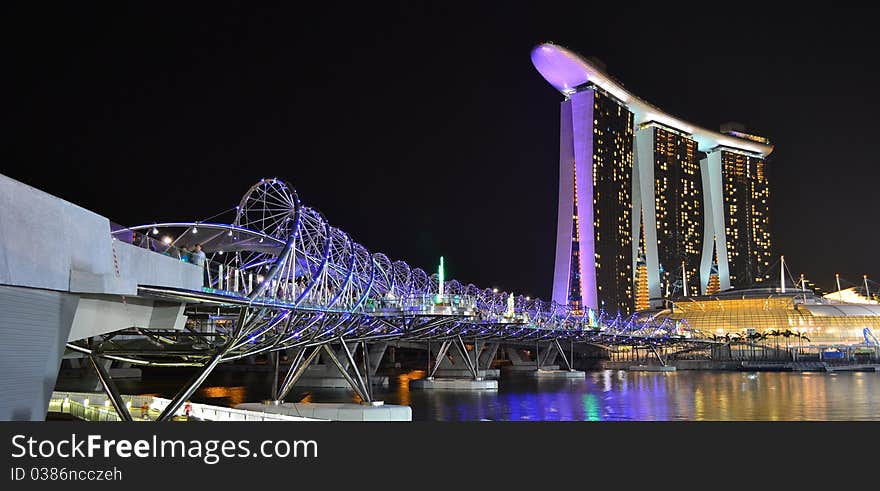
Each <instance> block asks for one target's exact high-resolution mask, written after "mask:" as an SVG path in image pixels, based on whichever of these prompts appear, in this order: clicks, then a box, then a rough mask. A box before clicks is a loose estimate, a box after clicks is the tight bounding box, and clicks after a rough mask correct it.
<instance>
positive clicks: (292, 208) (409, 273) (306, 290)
mask: <svg viewBox="0 0 880 491" xmlns="http://www.w3.org/2000/svg"><path fill="white" fill-rule="evenodd" d="M229 215H230V216H229V219H228V220H227V221H223V220H219V219H216V218H215V219H214V220H212V221H195V222H167V223H154V224H149V225H141V226H136V227H130V228H128V229H122V230H118V231H116V232H114V237H118V238H120V239H121V240H131V242H132V243H137V244H138V245H140V246H142V247H146V248H149V249H152V250H154V251H155V252H158V253H164V254H166V255H172V254H170V253H169V252H171V251H172V250H179V248H185V247H191V246H193V245H195V244H196V243H199V244H201V246H202V250H203V251H204V252H205V253H206V268H205V282H204V287H202V288H201V289H200V290H189V289H185V288H174V287H169V286H149V285H139V286H138V294H139V295H143V296H147V297H154V298H157V299H168V300H171V301H174V302H178V303H180V302H183V303H184V304H185V305H186V314H187V315H188V316H190V317H191V318H193V319H198V318H202V319H210V323H211V330H210V331H208V332H197V331H187V332H183V333H180V332H177V333H174V332H165V333H164V334H156V333H144V332H141V331H138V332H137V333H138V334H139V335H142V336H146V337H147V338H149V341H150V345H149V346H150V347H143V346H139V347H138V348H137V349H132V350H127V349H122V348H118V347H116V346H115V345H114V344H113V343H103V344H102V343H99V344H98V345H93V346H86V345H82V344H76V343H71V344H68V348H69V349H72V350H75V351H79V352H82V353H87V354H88V355H89V356H99V357H103V358H105V359H110V360H117V361H124V362H127V363H132V364H137V365H152V366H198V367H201V371H200V372H199V373H200V375H199V376H198V377H196V378H195V379H194V380H193V381H192V382H191V383H190V384H188V385H187V386H186V387H185V388H184V389H182V390H181V392H180V393H179V394H178V395H177V396H175V398H174V400H173V402H172V404H170V405H169V407H168V408H167V409H166V411H165V412H164V413H163V417H170V416H169V415H170V414H172V413H173V411H175V410H176V409H177V408H179V405H180V404H181V403H182V401H183V400H184V399H185V398H186V397H189V396H190V395H191V394H192V391H194V390H195V388H196V387H198V385H199V384H200V383H201V381H203V380H204V377H207V374H209V373H210V372H211V371H212V369H213V368H214V367H215V366H216V365H217V364H218V363H222V362H228V361H233V360H238V359H241V358H244V357H248V356H253V355H258V354H265V353H271V352H278V351H282V350H294V352H295V353H296V354H295V355H294V358H293V361H292V363H291V367H290V369H289V371H288V373H287V376H286V377H285V378H284V380H283V381H282V382H281V384H280V385H279V386H278V387H277V389H278V393H277V394H276V397H278V398H280V399H283V397H284V395H285V394H286V393H287V392H288V391H289V390H290V388H291V387H292V386H293V384H295V383H296V380H297V379H298V378H299V377H300V376H302V374H303V371H304V370H305V368H304V367H307V366H308V365H309V364H310V363H311V362H312V361H313V360H314V359H315V358H316V357H317V356H318V355H319V354H320V353H323V354H324V356H326V357H328V358H329V359H330V360H331V361H333V363H335V364H337V368H339V370H340V372H341V373H342V374H343V376H344V377H346V378H347V380H348V381H349V383H350V384H351V386H352V388H353V389H354V390H355V391H356V392H357V393H358V395H359V396H360V397H361V398H363V399H364V400H370V397H371V390H372V389H371V388H370V384H369V380H366V381H364V380H363V378H362V377H361V375H360V374H359V372H358V370H357V368H356V364H355V359H354V357H353V354H352V353H353V351H352V350H351V349H349V346H350V345H352V343H353V345H355V346H356V345H358V344H360V345H362V349H363V350H364V352H366V343H368V342H369V343H381V342H387V341H391V340H406V341H414V342H420V341H424V342H427V343H430V342H431V341H432V340H436V341H439V342H440V343H441V352H445V351H444V350H448V349H449V348H450V346H456V347H457V349H458V350H459V352H460V353H461V354H462V355H463V359H464V360H465V362H466V364H467V365H468V367H469V369H470V370H471V371H472V373H473V374H474V377H476V376H477V373H478V371H477V369H476V363H475V362H472V361H471V360H470V358H469V355H466V353H467V352H468V350H467V348H466V346H465V341H464V339H465V338H466V339H468V340H469V341H470V342H472V343H473V346H474V349H476V346H477V345H478V344H480V343H483V342H492V343H514V344H516V343H520V344H523V343H531V346H534V345H535V343H538V342H545V343H549V344H550V345H553V344H555V346H556V348H557V349H558V351H560V352H562V351H563V350H562V348H561V346H560V345H559V343H560V341H561V340H564V341H568V342H570V343H589V344H595V345H598V346H608V345H615V344H618V345H619V344H629V345H633V346H648V347H651V346H655V345H657V346H659V345H662V344H674V343H682V342H684V343H692V342H703V340H702V339H700V333H697V332H694V331H693V330H691V329H689V328H688V327H687V325H683V324H682V323H676V322H671V321H668V320H663V321H662V322H655V321H654V319H652V318H647V319H639V318H636V317H635V316H628V317H623V316H621V315H619V314H613V315H612V314H608V313H605V312H595V311H592V310H586V311H580V310H573V309H571V308H570V307H569V306H567V305H560V304H556V303H552V302H545V301H542V300H540V299H533V298H529V297H525V296H523V295H516V294H511V293H508V292H504V291H499V290H497V289H494V288H484V287H480V286H477V285H474V284H470V283H462V282H460V281H459V280H456V279H449V280H446V281H444V282H443V285H442V288H441V285H440V279H439V277H438V274H436V273H434V274H428V273H427V272H426V271H425V270H423V269H421V268H418V267H413V266H412V265H410V264H408V263H407V262H405V261H403V260H400V259H392V258H389V257H388V256H386V255H385V254H383V253H381V252H376V251H370V250H369V249H368V248H367V247H366V246H364V245H362V244H360V243H358V242H356V241H355V240H354V239H353V238H352V237H351V236H350V235H348V234H347V233H345V231H343V230H342V229H341V228H337V227H334V226H332V225H331V224H330V223H329V221H328V220H327V219H326V218H325V217H324V216H323V215H322V214H321V213H320V212H318V211H317V210H315V209H313V208H310V207H308V206H305V205H303V203H302V202H301V201H300V197H299V195H298V193H297V192H296V190H295V189H294V188H293V187H292V186H291V185H290V184H289V183H287V182H285V181H284V180H281V179H277V178H276V179H262V180H260V181H259V182H258V183H256V184H254V185H253V186H251V187H250V189H248V190H247V192H246V193H245V194H244V196H243V197H242V198H241V200H240V201H239V203H238V205H237V206H235V207H234V208H232V209H230V212H229ZM220 216H222V214H221V215H218V216H217V217H220ZM160 230H161V231H162V233H163V234H166V235H165V240H164V241H163V242H162V243H161V244H160V242H159V241H158V240H157V239H158V234H159V233H160V232H159V231H160ZM126 237H128V239H125V238H126ZM172 237H174V238H173V239H172ZM331 343H332V344H334V345H336V346H341V347H342V352H343V353H344V354H345V357H347V360H348V365H349V367H355V368H353V371H354V373H353V374H352V373H349V372H348V371H347V370H348V369H345V368H344V366H343V365H344V361H340V360H339V359H338V356H339V355H338V352H334V350H332V349H331V348H330V345H331ZM572 345H573V344H572ZM307 353H308V354H307ZM276 359H277V357H276ZM365 370H366V368H365Z"/></svg>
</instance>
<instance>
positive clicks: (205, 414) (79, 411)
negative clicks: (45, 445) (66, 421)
mask: <svg viewBox="0 0 880 491" xmlns="http://www.w3.org/2000/svg"><path fill="white" fill-rule="evenodd" d="M122 400H123V401H125V405H126V407H127V408H128V410H129V412H130V413H131V415H132V418H133V419H134V421H152V420H155V419H156V418H157V417H158V416H159V415H160V414H161V413H162V411H164V410H165V408H166V407H168V404H170V403H171V400H170V399H165V398H163V397H155V396H130V395H123V396H122ZM49 412H56V413H64V414H70V415H71V416H73V417H75V418H79V419H83V420H86V421H122V418H120V417H119V415H118V414H117V413H116V410H114V409H113V406H112V405H110V400H109V398H108V397H107V395H106V394H103V393H92V392H53V393H52V398H51V399H50V400H49ZM175 415H176V416H186V410H185V408H184V407H182V408H180V409H178V410H177V411H176V413H175ZM188 417H189V418H193V419H199V420H206V421H323V420H319V419H315V418H305V417H296V416H286V415H283V414H272V413H263V412H259V411H248V410H244V409H234V408H228V407H220V406H212V405H209V404H199V403H191V404H190V414H189V416H188Z"/></svg>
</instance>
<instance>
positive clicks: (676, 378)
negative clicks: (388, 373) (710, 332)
mask: <svg viewBox="0 0 880 491" xmlns="http://www.w3.org/2000/svg"><path fill="white" fill-rule="evenodd" d="M424 375H425V373H424V371H423V370H413V371H409V372H405V373H402V374H399V375H397V376H393V377H392V380H391V384H390V386H389V387H387V388H378V387H377V388H376V390H375V396H376V398H377V399H381V400H384V401H385V402H386V403H387V404H405V405H409V406H411V407H412V409H413V419H414V420H428V421H433V420H439V421H473V420H486V419H488V420H514V421H542V420H550V421H570V420H576V421H605V420H611V421H636V420H697V421H701V420H710V421H716V420H766V421H776V420H880V373H859V372H855V373H786V372H761V373H753V372H705V371H681V372H666V373H662V372H657V373H654V372H625V371H610V370H607V371H600V372H589V373H587V377H586V379H585V380H579V381H578V380H574V381H571V380H534V379H525V378H506V377H505V378H502V379H501V382H500V386H499V389H498V390H497V391H426V390H417V389H414V390H410V389H409V387H408V380H410V379H417V378H422V377H424ZM154 377H156V376H155V375H152V374H151V375H149V376H146V375H145V377H144V380H143V381H140V382H135V381H120V390H121V391H122V392H124V393H158V394H161V395H163V396H165V397H170V396H172V395H173V394H174V392H176V390H177V389H178V388H179V384H181V383H183V382H185V381H186V380H187V378H188V377H186V376H182V377H179V380H169V378H168V377H167V376H164V377H163V378H162V379H161V380H158V381H157V380H154ZM270 384H271V376H269V375H268V374H267V373H265V372H263V373H242V372H232V371H230V372H222V373H218V374H215V375H213V376H211V377H209V378H208V380H207V381H206V383H205V386H203V387H202V389H200V390H199V391H198V392H197V393H196V394H195V395H194V396H193V399H192V400H193V401H196V402H208V403H212V404H223V405H235V404H238V403H241V402H245V401H249V402H251V401H261V400H263V399H266V398H268V396H269V393H270ZM287 400H288V401H293V400H296V401H300V400H303V401H306V402H349V401H355V400H357V399H356V396H355V395H354V393H353V392H352V391H349V390H345V389H307V388H299V387H295V388H294V390H293V391H291V394H290V396H289V397H288V398H287Z"/></svg>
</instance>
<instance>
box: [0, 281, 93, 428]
mask: <svg viewBox="0 0 880 491" xmlns="http://www.w3.org/2000/svg"><path fill="white" fill-rule="evenodd" d="M78 302H79V299H78V298H77V296H76V295H71V294H68V293H61V292H56V291H47V290H36V289H30V288H19V287H10V286H2V285H0V341H2V342H0V420H3V421H9V420H31V421H42V420H44V419H45V418H46V410H47V408H48V405H49V398H50V397H51V395H52V390H53V389H54V387H55V378H56V376H57V375H58V369H59V368H60V366H61V356H62V355H63V354H64V345H65V343H66V342H67V337H68V333H69V331H70V327H71V324H72V322H73V318H74V314H75V312H76V310H77V304H78Z"/></svg>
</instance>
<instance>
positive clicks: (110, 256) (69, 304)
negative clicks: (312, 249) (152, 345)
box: [0, 175, 202, 420]
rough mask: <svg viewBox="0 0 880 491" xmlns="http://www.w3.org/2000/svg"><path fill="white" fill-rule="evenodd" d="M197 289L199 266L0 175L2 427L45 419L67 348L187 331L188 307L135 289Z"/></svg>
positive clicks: (200, 279) (0, 370) (104, 218)
mask: <svg viewBox="0 0 880 491" xmlns="http://www.w3.org/2000/svg"><path fill="white" fill-rule="evenodd" d="M201 284H202V272H201V270H200V269H199V268H197V267H196V266H194V265H192V264H188V263H183V262H181V261H178V260H176V259H173V258H171V257H167V256H163V255H160V254H156V253H153V252H150V251H147V250H145V249H140V248H138V247H136V246H133V245H130V244H126V243H123V242H120V241H116V240H113V239H112V238H111V235H110V221H109V220H108V219H107V218H106V217H102V216H100V215H98V214H96V213H93V212H91V211H89V210H86V209H83V208H81V207H79V206H76V205H74V204H72V203H69V202H67V201H64V200H62V199H59V198H56V197H54V196H52V195H50V194H47V193H45V192H43V191H40V190H38V189H35V188H32V187H30V186H27V185H25V184H23V183H21V182H18V181H15V180H13V179H10V178H8V177H6V176H4V175H0V341H2V342H0V373H3V377H0V420H13V419H15V420H19V419H26V420H42V419H44V418H45V416H46V409H47V407H48V403H49V398H50V396H51V393H52V389H53V388H54V386H55V378H56V376H57V374H58V369H59V366H60V363H61V357H62V356H63V355H64V349H65V345H66V343H67V342H69V341H75V340H78V339H84V338H88V337H91V336H95V335H99V334H104V333H109V332H114V331H118V330H121V329H125V328H129V327H132V326H136V327H140V328H145V329H150V328H162V329H181V328H183V325H184V322H185V321H186V318H185V316H184V315H183V307H184V305H183V304H181V303H174V302H162V301H157V300H153V299H148V298H139V297H138V296H137V294H138V286H139V285H154V286H168V287H177V288H187V289H196V290H197V289H199V288H201Z"/></svg>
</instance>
